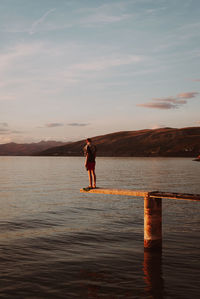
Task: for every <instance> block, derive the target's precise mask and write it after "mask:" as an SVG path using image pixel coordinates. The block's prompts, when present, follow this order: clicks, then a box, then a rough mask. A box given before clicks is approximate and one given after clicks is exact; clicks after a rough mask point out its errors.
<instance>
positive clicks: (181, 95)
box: [177, 91, 199, 99]
mask: <svg viewBox="0 0 200 299" xmlns="http://www.w3.org/2000/svg"><path fill="white" fill-rule="evenodd" d="M198 94H199V92H195V91H193V92H184V93H179V94H178V95H177V97H178V98H184V99H192V98H195V97H196V96H197V95H198Z"/></svg>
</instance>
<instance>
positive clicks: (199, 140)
mask: <svg viewBox="0 0 200 299" xmlns="http://www.w3.org/2000/svg"><path fill="white" fill-rule="evenodd" d="M92 139H93V141H94V143H95V144H96V145H97V149H98V151H97V156H102V157H196V156H198V155H199V154H200V127H188V128H182V129H174V128H161V129H155V130H150V129H147V130H139V131H123V132H116V133H111V134H107V135H102V136H96V137H93V138H92ZM84 144H85V140H81V141H77V142H72V143H69V144H66V145H62V146H58V147H54V148H49V149H47V150H44V151H42V152H39V153H37V154H36V155H38V156H81V155H83V150H82V149H83V146H84Z"/></svg>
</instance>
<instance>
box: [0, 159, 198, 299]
mask: <svg viewBox="0 0 200 299" xmlns="http://www.w3.org/2000/svg"><path fill="white" fill-rule="evenodd" d="M0 167H1V174H0V269H1V272H0V273H1V274H0V297H1V298H142V299H147V298H148V299H150V298H153V299H166V298H170V299H171V298H174V299H176V298H177V299H189V298H198V297H199V296H200V292H199V286H198V284H199V277H200V270H199V269H200V256H199V249H200V233H199V220H200V217H199V214H200V213H199V212H200V203H199V202H194V201H192V202H190V201H182V200H172V199H171V200H169V199H163V208H162V209H163V251H162V255H161V254H157V253H156V254H155V255H151V254H150V255H149V254H148V253H145V254H144V248H143V213H144V210H143V199H141V198H136V197H128V196H117V195H103V194H88V193H80V192H79V190H80V188H82V187H84V186H87V185H88V177H87V172H86V171H85V169H84V158H82V157H0ZM96 173H97V186H98V187H102V188H121V189H123V188H124V189H126V188H127V189H137V190H149V191H150V190H151V191H157V190H160V191H169V192H170V191H171V192H182V193H198V194H200V179H199V178H200V163H198V162H194V161H192V159H188V158H100V157H98V158H97V167H96Z"/></svg>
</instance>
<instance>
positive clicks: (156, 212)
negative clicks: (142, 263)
mask: <svg viewBox="0 0 200 299" xmlns="http://www.w3.org/2000/svg"><path fill="white" fill-rule="evenodd" d="M144 248H145V249H150V250H154V249H157V250H161V249H162V199H161V198H153V197H149V195H147V196H145V197H144Z"/></svg>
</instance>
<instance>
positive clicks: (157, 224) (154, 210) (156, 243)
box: [80, 188, 200, 251]
mask: <svg viewBox="0 0 200 299" xmlns="http://www.w3.org/2000/svg"><path fill="white" fill-rule="evenodd" d="M80 192H87V193H100V194H112V195H126V196H135V197H143V198H144V249H145V250H151V251H154V250H157V251H161V250H162V199H164V198H168V199H180V200H190V201H199V202H200V194H186V193H173V192H161V191H141V190H126V189H104V188H95V189H87V188H86V189H84V188H83V189H81V190H80Z"/></svg>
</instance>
